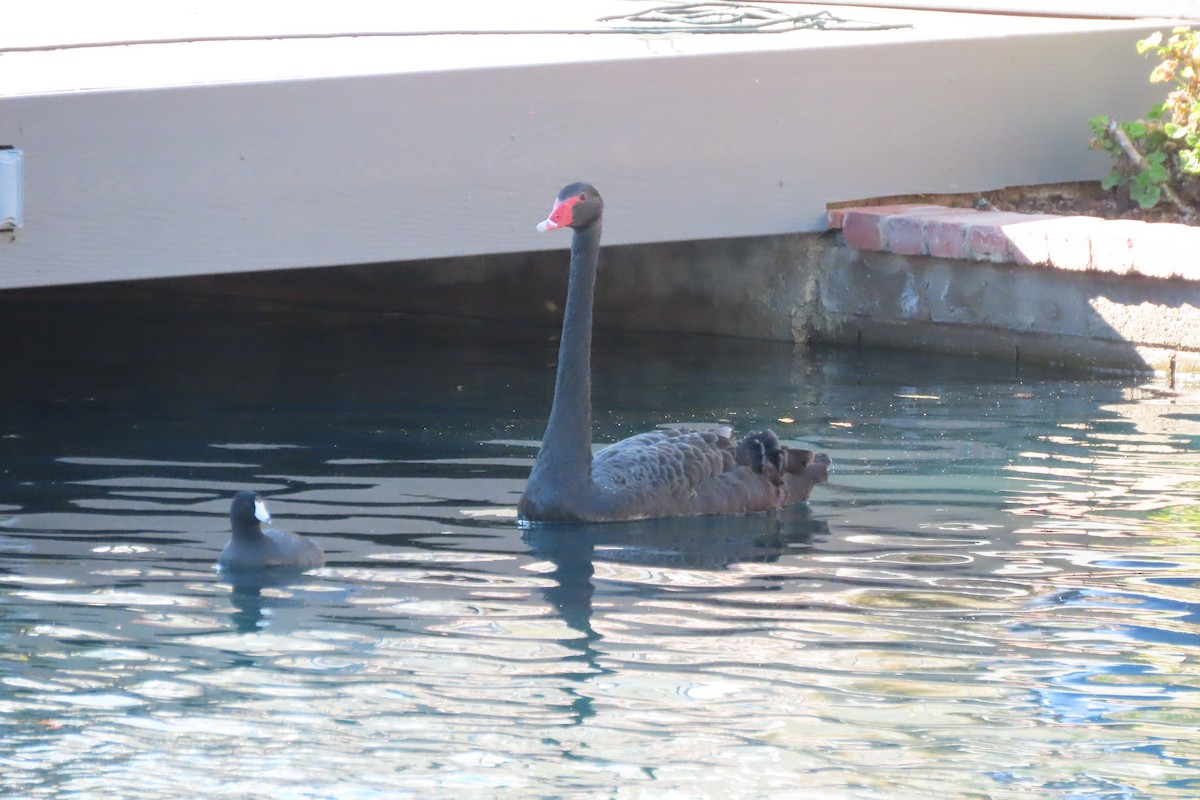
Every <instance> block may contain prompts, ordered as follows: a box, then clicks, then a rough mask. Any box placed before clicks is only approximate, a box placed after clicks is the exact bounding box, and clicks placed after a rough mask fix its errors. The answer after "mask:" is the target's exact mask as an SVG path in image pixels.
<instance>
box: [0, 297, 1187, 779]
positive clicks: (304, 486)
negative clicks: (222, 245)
mask: <svg viewBox="0 0 1200 800" xmlns="http://www.w3.org/2000/svg"><path fill="white" fill-rule="evenodd" d="M46 296H47V297H50V296H53V295H52V294H51V295H46ZM38 297H40V295H34V296H32V298H23V299H22V300H21V302H16V301H13V300H12V299H11V297H10V298H9V299H7V300H6V299H4V298H0V317H2V318H3V320H4V331H5V337H6V340H7V342H6V347H5V357H4V366H3V370H4V379H5V380H4V384H5V388H4V391H3V393H2V394H0V487H2V492H0V795H3V796H12V797H28V798H68V797H117V796H120V797H126V798H135V797H136V798H175V797H180V796H192V797H263V798H268V797H269V798H292V797H296V798H301V797H302V798H323V797H349V798H374V797H380V798H382V797H387V798H393V797H408V796H421V797H459V796H463V795H465V794H467V793H475V795H476V796H479V797H497V798H501V797H513V798H527V797H618V796H619V797H714V798H716V797H720V798H742V797H744V798H756V797H819V798H901V797H913V798H917V797H920V798H927V797H941V798H1010V797H1011V798H1018V797H1020V798H1025V797H1064V798H1068V797H1069V798H1085V797H1086V798H1140V797H1155V798H1170V797H1179V798H1184V797H1187V798H1191V797H1195V796H1197V794H1200V740H1198V739H1197V736H1196V730H1197V728H1200V694H1198V693H1197V691H1196V690H1197V689H1198V688H1200V543H1198V541H1197V534H1198V529H1200V449H1198V445H1200V396H1198V395H1197V394H1194V393H1173V392H1166V391H1165V390H1162V391H1160V390H1157V389H1155V388H1153V387H1146V386H1141V385H1139V384H1138V383H1135V382H1133V381H1124V380H1080V379H1077V378H1069V377H1064V376H1060V375H1056V374H1053V373H1050V372H1044V373H1032V372H1024V373H1023V374H1021V375H1019V376H1015V375H1014V374H1013V371H1012V367H1011V366H1010V365H1005V364H996V363H990V362H975V361H971V360H969V359H940V358H933V357H929V356H924V355H912V354H898V353H889V352H867V353H861V354H860V353H856V352H853V351H820V352H816V353H812V354H803V353H794V352H793V351H792V348H790V347H789V346H784V345H777V344H764V343H761V342H750V341H741V340H725V339H711V338H703V337H678V336H648V335H640V336H639V335H601V336H599V338H598V341H597V355H596V380H595V393H596V403H597V415H596V416H597V419H596V423H597V431H596V439H597V441H600V442H604V441H612V440H614V439H616V438H619V437H622V436H625V435H628V434H631V433H635V432H637V431H639V430H643V429H645V428H648V427H652V426H653V425H655V424H658V423H660V422H677V423H687V422H705V423H707V422H713V421H716V420H721V419H724V420H729V421H731V422H733V423H734V424H735V425H736V426H737V427H738V428H740V429H742V430H746V429H750V428H754V427H759V426H764V425H770V426H772V427H774V428H775V429H776V430H777V431H778V432H779V433H780V434H781V436H782V437H783V438H785V439H786V440H789V441H793V442H798V443H802V444H805V445H808V446H813V447H817V448H820V449H823V450H826V451H827V452H829V453H830V454H831V455H832V457H833V459H834V463H835V466H836V470H835V473H834V475H833V478H832V482H831V484H830V485H828V486H825V487H818V489H817V491H816V492H814V496H813V501H812V504H811V506H809V507H803V506H801V507H797V508H794V509H791V510H789V511H787V512H786V513H783V514H780V515H777V516H749V517H736V518H714V519H701V520H667V521H657V522H645V523H637V524H628V525H610V526H601V527H592V528H586V527H579V528H561V529H559V528H541V529H534V530H531V531H522V530H521V529H520V528H519V527H518V526H517V525H516V522H515V516H514V515H515V503H516V498H517V496H518V494H519V492H520V490H521V487H522V485H523V482H524V478H525V476H526V474H527V473H528V469H529V466H530V465H531V463H532V458H533V454H534V452H535V451H534V448H535V447H536V442H537V440H538V439H539V438H540V436H541V432H542V425H543V423H544V419H545V415H546V412H547V409H548V406H549V393H550V389H551V385H552V380H553V365H552V362H553V359H554V355H555V349H554V348H555V342H554V337H553V335H552V333H553V332H549V331H545V330H541V329H528V328H520V327H504V326H495V325H483V324H480V323H473V322H466V321H462V320H442V321H436V320H435V321H430V320H425V321H418V320H412V319H405V318H399V317H389V316H386V315H379V314H373V315H368V314H339V313H329V312H320V311H316V310H311V309H308V310H305V309H289V310H269V309H263V308H257V307H251V306H241V305H239V304H237V303H234V302H228V303H218V302H215V301H211V300H209V301H203V302H184V301H181V300H179V299H178V298H176V299H171V300H168V299H167V297H166V296H163V297H158V298H155V296H154V295H152V294H151V295H146V294H138V295H136V296H134V295H131V296H130V297H129V298H128V299H126V300H125V301H116V302H106V303H104V304H100V305H91V304H88V303H86V302H84V301H83V300H82V299H81V298H86V297H87V295H86V293H74V294H68V297H69V298H76V299H75V300H72V299H68V300H63V299H62V298H61V297H58V298H56V299H55V300H54V302H49V301H46V302H42V301H39V300H38ZM151 300H154V302H151ZM240 488H253V489H257V490H258V491H260V492H261V493H262V494H263V495H264V496H265V497H266V498H267V500H268V502H269V504H270V506H271V510H272V512H273V513H274V515H275V521H276V524H277V525H278V526H279V527H283V528H288V529H290V530H293V531H296V532H298V533H301V534H303V535H306V536H309V537H312V538H313V539H315V540H316V541H318V542H319V543H320V544H321V545H322V547H324V549H325V550H326V553H327V554H328V557H329V563H328V565H327V566H326V567H324V568H323V569H320V570H317V571H313V572H310V573H307V574H304V575H282V576H276V577H275V579H273V580H270V581H267V582H266V584H265V585H263V584H252V585H231V584H230V583H229V582H227V581H225V580H224V579H223V578H222V577H221V576H219V575H218V574H217V573H216V572H215V571H214V569H213V562H214V559H215V557H216V554H217V552H218V551H219V549H220V547H221V545H222V544H223V543H224V542H225V540H226V538H227V531H228V527H227V518H226V515H227V513H228V508H229V500H230V498H231V496H232V494H233V493H234V491H236V490H237V489H240Z"/></svg>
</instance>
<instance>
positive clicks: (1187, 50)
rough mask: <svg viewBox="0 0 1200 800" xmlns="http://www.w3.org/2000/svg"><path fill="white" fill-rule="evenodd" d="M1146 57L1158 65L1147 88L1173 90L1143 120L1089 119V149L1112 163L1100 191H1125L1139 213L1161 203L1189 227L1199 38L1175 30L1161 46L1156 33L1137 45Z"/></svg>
mask: <svg viewBox="0 0 1200 800" xmlns="http://www.w3.org/2000/svg"><path fill="white" fill-rule="evenodd" d="M1149 51H1154V52H1155V54H1157V55H1158V57H1159V59H1160V63H1159V65H1158V66H1157V67H1155V68H1154V70H1153V71H1152V72H1151V73H1150V80H1151V82H1153V83H1173V84H1174V85H1175V88H1174V90H1172V91H1171V92H1170V93H1169V94H1168V95H1167V99H1166V101H1164V102H1162V103H1159V104H1157V105H1155V106H1154V107H1153V108H1151V109H1150V111H1149V113H1147V115H1146V117H1145V118H1144V119H1140V120H1133V121H1121V122H1118V121H1116V120H1114V119H1112V118H1110V117H1107V116H1097V117H1092V118H1091V119H1090V120H1089V125H1090V127H1091V129H1092V141H1091V146H1092V147H1095V148H1099V149H1103V150H1106V151H1108V152H1109V154H1111V155H1112V156H1113V159H1114V166H1113V169H1112V171H1111V172H1110V173H1109V174H1108V176H1107V177H1105V178H1104V180H1102V181H1101V186H1102V187H1103V188H1105V189H1113V188H1117V187H1125V188H1126V189H1127V190H1128V192H1129V196H1130V198H1131V199H1132V200H1134V201H1135V202H1136V203H1137V204H1138V205H1139V206H1141V207H1142V208H1153V207H1154V206H1156V205H1157V204H1158V203H1159V201H1160V200H1162V199H1163V198H1165V199H1166V200H1167V202H1169V203H1171V205H1173V206H1175V207H1176V208H1177V209H1179V211H1180V212H1181V213H1182V214H1183V215H1184V217H1185V218H1186V219H1188V221H1191V219H1193V218H1195V217H1196V216H1197V215H1200V211H1198V210H1197V208H1196V203H1197V201H1200V34H1197V33H1196V32H1194V31H1192V30H1191V29H1190V28H1187V27H1179V28H1175V29H1174V30H1173V31H1172V35H1171V37H1170V38H1169V39H1167V40H1166V41H1165V42H1164V41H1163V34H1162V32H1157V33H1153V34H1151V35H1150V36H1148V37H1146V38H1145V39H1142V40H1141V41H1139V42H1138V52H1139V53H1147V52H1149Z"/></svg>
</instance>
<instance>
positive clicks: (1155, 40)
mask: <svg viewBox="0 0 1200 800" xmlns="http://www.w3.org/2000/svg"><path fill="white" fill-rule="evenodd" d="M1162 38H1163V35H1162V31H1155V32H1154V33H1152V34H1150V35H1149V36H1147V37H1146V38H1145V39H1141V40H1139V41H1138V43H1137V51H1138V55H1142V54H1143V53H1145V52H1146V51H1147V50H1149V49H1150V48H1151V47H1158V44H1159V42H1161V41H1162Z"/></svg>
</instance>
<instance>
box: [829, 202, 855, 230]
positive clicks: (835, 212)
mask: <svg viewBox="0 0 1200 800" xmlns="http://www.w3.org/2000/svg"><path fill="white" fill-rule="evenodd" d="M849 210H850V209H848V208H831V209H829V210H828V211H826V212H825V227H826V228H828V229H829V230H831V231H836V230H840V229H841V227H842V218H843V217H845V216H846V212H847V211H849Z"/></svg>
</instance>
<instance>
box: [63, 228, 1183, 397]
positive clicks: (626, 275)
mask: <svg viewBox="0 0 1200 800" xmlns="http://www.w3.org/2000/svg"><path fill="white" fill-rule="evenodd" d="M566 264H567V254H566V252H565V251H561V250H560V251H554V252H535V253H513V254H507V255H500V256H492V257H470V258H454V259H434V260H427V261H415V262H407V263H404V264H374V265H362V266H354V267H335V268H328V269H317V270H299V271H296V270H290V271H278V272H266V273H253V274H239V275H227V276H203V277H193V278H184V279H173V280H166V281H141V282H135V283H127V284H112V285H109V286H107V287H77V288H74V289H71V288H69V287H64V288H62V289H59V290H57V291H73V292H75V293H82V292H86V293H90V294H91V295H93V296H95V298H96V301H97V302H104V297H105V293H106V292H123V293H125V294H126V295H128V294H129V293H144V294H145V295H147V298H148V301H149V298H152V296H153V295H154V294H155V293H157V292H172V293H194V294H197V295H209V296H212V295H218V296H219V295H227V296H230V297H235V296H236V297H238V298H242V299H245V298H257V300H258V302H260V303H262V304H265V305H273V304H280V303H282V304H287V305H292V306H296V305H298V306H305V305H308V306H312V307H313V308H314V309H320V310H322V311H328V310H352V311H362V310H367V311H375V312H388V313H419V314H437V315H445V316H450V317H463V318H473V319H484V320H488V319H492V320H502V321H506V322H518V323H526V324H533V325H543V326H546V328H547V332H548V335H554V333H555V329H556V328H557V326H558V325H559V324H560V322H561V304H562V302H563V298H564V295H565V291H566ZM42 291H56V290H53V289H51V290H42ZM596 304H597V305H596V324H597V326H598V327H604V328H613V329H627V330H659V331H678V332H689V333H703V334H722V335H733V336H747V337H755V338H764V339H775V340H783V341H793V342H798V343H812V344H817V345H821V344H833V345H847V346H860V347H889V348H903V349H922V350H931V351H938V352H945V353H959V354H969V355H977V356H980V357H985V358H996V359H1003V360H1006V361H1010V362H1012V363H1014V365H1018V366H1019V365H1020V364H1033V363H1043V364H1047V363H1049V364H1061V365H1063V366H1066V367H1070V368H1073V369H1099V370H1114V371H1119V372H1130V373H1149V372H1158V373H1159V374H1161V375H1163V376H1166V377H1168V378H1169V379H1172V380H1176V379H1177V380H1195V379H1200V283H1198V282H1196V281H1185V280H1179V279H1160V278H1149V277H1146V276H1141V275H1115V274H1112V273H1104V272H1095V271H1077V270H1064V269H1054V268H1049V267H1046V266H1020V265H1015V264H998V263H992V262H987V261H975V260H958V259H943V258H931V257H927V256H902V255H896V254H893V253H880V252H871V251H859V250H854V249H851V248H847V247H845V246H844V245H843V244H842V243H841V241H840V236H839V235H838V234H834V233H827V234H796V235H788V236H766V237H749V238H743V239H722V240H717V241H712V242H686V243H674V244H671V243H664V244H653V245H627V246H621V247H611V248H606V249H605V250H604V251H603V254H602V256H601V271H600V277H599V283H598V287H597V298H596Z"/></svg>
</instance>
